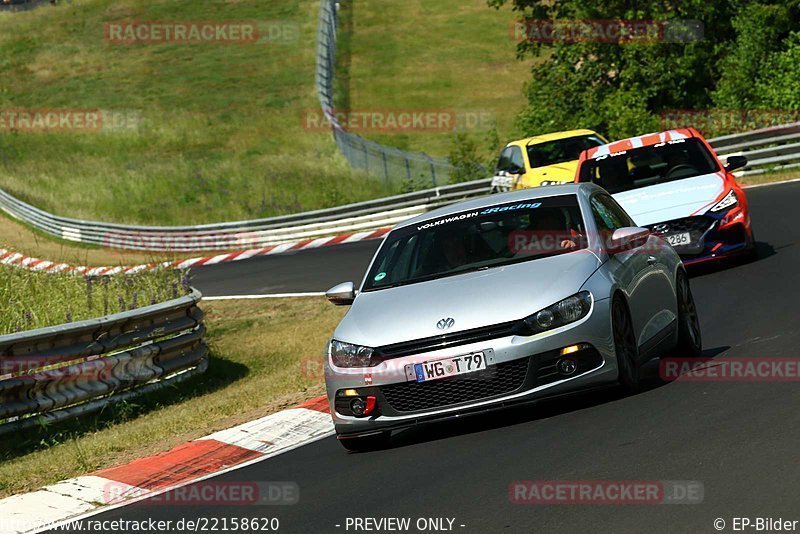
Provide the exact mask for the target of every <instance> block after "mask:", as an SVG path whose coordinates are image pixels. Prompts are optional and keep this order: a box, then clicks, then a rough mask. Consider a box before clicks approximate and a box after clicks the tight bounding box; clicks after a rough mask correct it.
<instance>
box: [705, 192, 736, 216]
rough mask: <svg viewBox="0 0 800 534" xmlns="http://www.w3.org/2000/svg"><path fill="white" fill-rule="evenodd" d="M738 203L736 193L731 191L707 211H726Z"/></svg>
mask: <svg viewBox="0 0 800 534" xmlns="http://www.w3.org/2000/svg"><path fill="white" fill-rule="evenodd" d="M738 203H739V198H738V197H737V196H736V191H734V190H733V189H731V190H730V191H729V192H728V194H727V195H725V198H723V199H722V200H720V201H719V202H717V203H716V204H714V206H713V207H712V208H711V209H710V210H709V211H713V212H717V211H722V210H726V209H729V208H732V207H734V206H735V205H736V204H738Z"/></svg>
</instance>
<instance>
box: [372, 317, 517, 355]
mask: <svg viewBox="0 0 800 534" xmlns="http://www.w3.org/2000/svg"><path fill="white" fill-rule="evenodd" d="M517 325H518V321H511V322H508V323H502V324H496V325H492V326H484V327H481V328H474V329H472V330H464V331H463V332H453V333H452V334H442V335H440V336H433V337H427V338H423V339H415V340H413V341H405V342H402V343H395V344H393V345H385V346H383V347H378V348H377V349H376V351H375V352H376V356H375V359H376V360H377V361H381V360H387V359H391V358H400V357H402V356H411V355H414V354H420V353H422V352H428V351H432V350H439V349H444V348H447V347H457V346H459V345H467V344H469V343H479V342H481V341H488V340H491V339H497V338H501V337H506V336H512V335H514V333H515V332H516V328H517Z"/></svg>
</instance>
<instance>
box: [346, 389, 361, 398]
mask: <svg viewBox="0 0 800 534" xmlns="http://www.w3.org/2000/svg"><path fill="white" fill-rule="evenodd" d="M344 396H345V397H358V391H356V390H354V389H346V390H344Z"/></svg>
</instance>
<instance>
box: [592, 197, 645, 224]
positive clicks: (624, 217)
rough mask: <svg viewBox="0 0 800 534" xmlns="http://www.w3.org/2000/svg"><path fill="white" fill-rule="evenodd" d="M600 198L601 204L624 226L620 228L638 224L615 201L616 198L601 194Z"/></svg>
mask: <svg viewBox="0 0 800 534" xmlns="http://www.w3.org/2000/svg"><path fill="white" fill-rule="evenodd" d="M598 197H599V200H600V202H602V203H603V204H604V205H605V206H606V208H607V209H608V211H609V213H612V214H613V216H614V217H615V219H616V220H617V221H619V222H620V223H621V224H622V226H621V227H620V228H628V227H630V226H636V223H635V222H634V220H633V219H631V217H630V215H628V212H626V211H625V210H624V209H622V206H620V205H619V203H618V202H617V201H616V200H614V197H612V196H611V195H607V194H600V195H598Z"/></svg>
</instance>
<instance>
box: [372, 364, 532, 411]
mask: <svg viewBox="0 0 800 534" xmlns="http://www.w3.org/2000/svg"><path fill="white" fill-rule="evenodd" d="M529 361H530V358H520V359H518V360H513V361H510V362H504V363H500V364H497V365H495V366H493V367H490V368H489V369H487V371H486V372H485V373H481V374H480V375H476V376H469V377H466V376H462V377H454V378H449V379H443V380H432V381H430V382H403V383H400V384H390V385H387V386H382V387H381V388H380V389H381V392H382V393H383V396H384V398H385V399H386V402H387V403H388V404H389V405H390V406H391V407H392V408H393V409H394V410H396V411H397V412H416V411H421V410H430V409H433V408H442V407H445V406H451V405H455V404H460V403H463V402H470V401H477V400H481V399H487V398H490V397H495V396H498V395H507V394H509V393H513V392H514V391H516V390H518V389H520V388H521V387H522V385H523V384H524V383H525V377H526V375H527V373H528V363H529Z"/></svg>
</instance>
